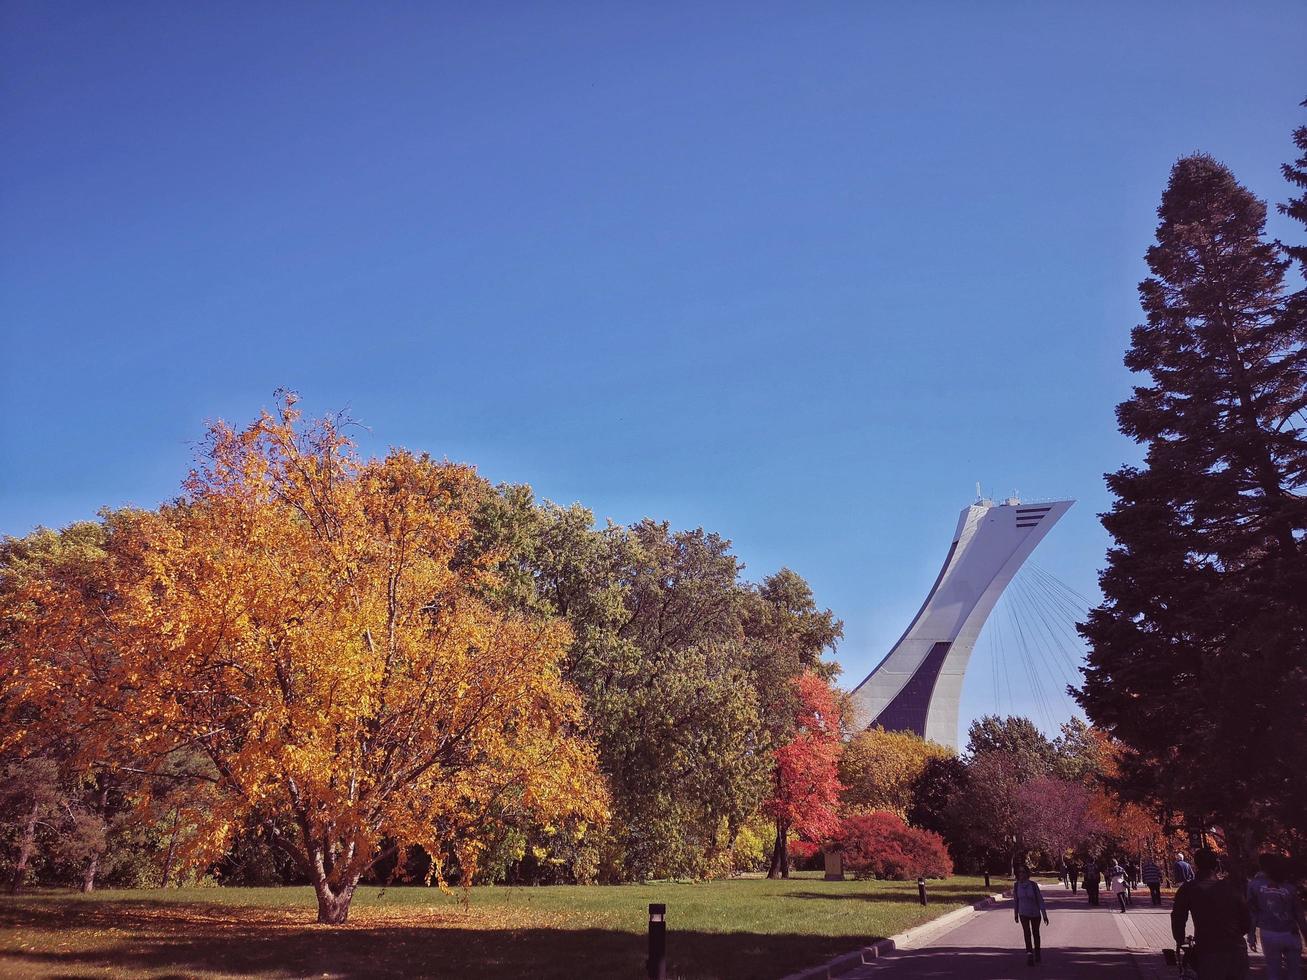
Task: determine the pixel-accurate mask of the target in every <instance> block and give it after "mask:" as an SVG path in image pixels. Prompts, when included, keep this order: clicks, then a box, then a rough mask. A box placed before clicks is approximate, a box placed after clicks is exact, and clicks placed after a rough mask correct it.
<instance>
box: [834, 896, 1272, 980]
mask: <svg viewBox="0 0 1307 980" xmlns="http://www.w3.org/2000/svg"><path fill="white" fill-rule="evenodd" d="M1039 885H1040V888H1041V889H1042V890H1043V892H1044V901H1045V903H1046V904H1047V905H1048V918H1049V924H1048V925H1047V926H1044V927H1043V931H1042V939H1043V961H1042V962H1041V963H1037V964H1036V965H1035V966H1033V967H1031V966H1027V965H1026V950H1025V942H1024V940H1023V939H1022V936H1021V926H1020V925H1018V924H1017V923H1016V922H1014V921H1013V920H1012V900H1011V899H1005V900H1004V901H1003V902H1001V903H999V904H998V905H997V906H996V907H993V908H989V909H985V910H983V911H980V912H978V913H976V914H975V915H974V916H972V917H971V918H970V919H968V920H967V921H965V922H963V923H962V924H961V925H959V926H958V927H957V928H955V929H951V930H949V931H948V932H945V933H943V934H942V935H939V936H936V937H934V938H932V939H930V940H927V941H925V942H923V943H922V944H921V945H920V946H912V947H910V948H906V949H899V950H896V951H895V952H894V953H892V954H891V955H889V956H886V957H884V958H883V959H881V960H878V961H877V962H875V963H873V964H870V965H867V966H863V967H859V968H857V969H855V970H853V971H851V972H848V973H845V974H841V978H842V980H843V978H848V980H864V978H865V980H907V978H914V980H915V978H934V977H948V978H952V980H1030V978H1032V977H1038V976H1043V977H1046V978H1056V980H1105V978H1112V980H1116V978H1124V980H1164V978H1174V977H1175V976H1176V972H1175V969H1174V968H1173V967H1170V968H1168V967H1166V966H1165V965H1164V961H1163V959H1162V950H1163V949H1164V948H1166V947H1167V946H1170V945H1171V944H1172V940H1171V927H1170V915H1171V903H1170V900H1169V899H1167V900H1166V902H1165V905H1164V906H1163V907H1162V908H1152V907H1151V906H1150V905H1149V902H1148V892H1147V890H1146V889H1144V890H1142V891H1136V892H1135V895H1134V902H1133V904H1132V905H1131V907H1130V911H1128V912H1126V913H1124V914H1122V913H1121V912H1119V911H1117V909H1116V904H1115V902H1114V901H1113V900H1112V897H1111V896H1110V895H1109V894H1106V893H1104V894H1103V896H1102V905H1100V906H1098V907H1096V908H1095V907H1091V906H1090V905H1089V904H1088V902H1087V901H1086V898H1085V893H1084V891H1083V890H1081V891H1079V892H1078V893H1076V894H1074V895H1073V894H1071V893H1070V892H1069V891H1067V890H1066V889H1065V888H1063V887H1062V886H1061V885H1059V884H1058V883H1057V882H1051V883H1050V882H1044V881H1041V882H1040V883H1039ZM1191 928H1192V926H1191ZM1261 975H1262V973H1261V963H1260V957H1255V958H1254V964H1253V976H1254V977H1258V976H1261Z"/></svg>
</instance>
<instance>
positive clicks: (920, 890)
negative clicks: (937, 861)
mask: <svg viewBox="0 0 1307 980" xmlns="http://www.w3.org/2000/svg"><path fill="white" fill-rule="evenodd" d="M917 897H918V898H920V899H921V904H922V905H925V904H926V879H925V878H918V879H917Z"/></svg>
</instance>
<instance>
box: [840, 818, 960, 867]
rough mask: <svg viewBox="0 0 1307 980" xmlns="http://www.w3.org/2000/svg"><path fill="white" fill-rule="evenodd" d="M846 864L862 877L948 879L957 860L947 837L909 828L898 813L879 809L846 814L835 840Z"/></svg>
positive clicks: (845, 865)
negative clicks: (951, 853)
mask: <svg viewBox="0 0 1307 980" xmlns="http://www.w3.org/2000/svg"><path fill="white" fill-rule="evenodd" d="M833 843H834V845H835V847H836V848H838V849H839V850H840V851H841V852H843V855H844V867H845V868H846V869H847V870H849V871H852V872H853V873H854V874H855V875H857V877H859V878H887V879H890V880H892V881H905V880H907V879H909V878H916V877H918V876H925V877H927V878H947V877H948V876H949V875H951V874H952V873H953V861H952V859H950V858H949V854H948V850H947V849H946V848H945V847H944V838H942V837H940V836H939V834H936V833H933V832H931V831H929V830H918V829H917V828H915V827H909V826H908V825H907V824H906V823H904V822H903V818H902V817H899V816H898V815H897V814H893V813H886V812H884V811H877V812H875V813H863V814H858V815H857V816H853V817H845V818H844V820H843V821H842V822H841V823H840V829H839V832H838V833H837V834H836V835H835V839H834V841H833Z"/></svg>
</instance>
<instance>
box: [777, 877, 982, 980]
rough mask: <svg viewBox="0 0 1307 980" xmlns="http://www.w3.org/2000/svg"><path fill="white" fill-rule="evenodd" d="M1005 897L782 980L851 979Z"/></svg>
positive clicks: (959, 910)
mask: <svg viewBox="0 0 1307 980" xmlns="http://www.w3.org/2000/svg"><path fill="white" fill-rule="evenodd" d="M1007 894H1008V893H1007V892H995V893H994V894H992V895H990V896H989V897H988V898H982V899H981V900H980V901H979V902H976V903H975V904H974V905H964V906H962V907H961V908H956V909H954V910H953V911H952V912H946V913H944V914H943V915H941V916H940V917H939V918H937V919H931V920H930V921H929V922H923V923H922V924H921V925H919V926H916V927H914V928H912V929H909V930H907V931H906V932H900V933H898V934H897V935H894V936H890V937H889V938H888V939H882V940H880V941H879V942H876V943H873V944H872V945H870V946H864V947H862V949H857V950H854V951H853V952H852V953H845V954H844V955H842V956H837V957H835V958H834V959H832V960H828V961H827V962H825V963H822V964H821V965H820V966H814V967H809V968H808V969H806V970H800V971H799V972H798V973H791V974H788V975H787V976H785V977H783V978H782V980H831V978H833V977H840V978H844V977H853V976H855V974H854V973H852V972H850V971H852V970H855V969H857V968H858V967H862V966H867V965H869V964H874V962H875V961H876V960H879V959H880V958H881V957H883V956H888V955H889V954H891V953H893V952H894V951H895V950H898V949H906V948H909V947H910V946H919V945H921V944H922V943H926V942H929V941H930V940H931V939H933V938H935V937H936V936H940V935H942V934H944V933H946V932H950V931H951V930H953V929H956V928H957V927H958V926H960V925H962V924H963V923H964V922H966V921H967V920H968V919H970V918H972V917H973V916H975V915H978V914H979V913H980V912H981V911H983V910H985V909H988V908H993V907H994V906H995V905H997V904H998V903H999V902H1001V901H1002V900H1003V899H1004V898H1005V897H1006V895H1007Z"/></svg>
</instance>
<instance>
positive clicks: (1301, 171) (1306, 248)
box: [1279, 99, 1307, 296]
mask: <svg viewBox="0 0 1307 980" xmlns="http://www.w3.org/2000/svg"><path fill="white" fill-rule="evenodd" d="M1302 104H1303V106H1305V107H1307V99H1305V100H1303V103H1302ZM1293 144H1294V146H1296V147H1297V148H1298V151H1299V153H1298V158H1297V159H1296V160H1294V161H1293V162H1292V163H1286V164H1282V165H1281V167H1280V169H1281V170H1282V171H1283V172H1284V179H1285V180H1287V181H1288V182H1289V183H1291V184H1293V185H1294V186H1295V187H1297V188H1299V189H1300V190H1301V191H1302V193H1301V194H1299V195H1298V196H1297V197H1293V198H1290V199H1289V201H1288V202H1287V203H1285V204H1281V205H1279V210H1280V213H1281V214H1287V215H1288V216H1289V217H1290V218H1296V219H1297V220H1298V221H1301V222H1302V223H1303V224H1304V225H1307V126H1299V127H1298V128H1297V129H1295V130H1294V131H1293ZM1284 250H1285V251H1286V252H1288V253H1289V255H1290V257H1291V258H1293V259H1295V260H1296V261H1297V262H1298V264H1299V266H1301V268H1302V272H1303V275H1304V276H1307V245H1287V246H1285V249H1284ZM1304 292H1307V291H1304ZM1299 295H1300V296H1301V295H1302V294H1301V293H1300V294H1299Z"/></svg>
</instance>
